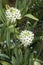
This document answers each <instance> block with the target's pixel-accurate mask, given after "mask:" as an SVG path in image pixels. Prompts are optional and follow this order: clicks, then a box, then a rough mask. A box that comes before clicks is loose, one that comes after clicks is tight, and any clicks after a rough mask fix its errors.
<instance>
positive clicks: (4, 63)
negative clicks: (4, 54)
mask: <svg viewBox="0 0 43 65" xmlns="http://www.w3.org/2000/svg"><path fill="white" fill-rule="evenodd" d="M0 64H2V65H11V64H10V63H8V62H6V61H0Z"/></svg>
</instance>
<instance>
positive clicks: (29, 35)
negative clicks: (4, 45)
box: [20, 30, 34, 47]
mask: <svg viewBox="0 0 43 65" xmlns="http://www.w3.org/2000/svg"><path fill="white" fill-rule="evenodd" d="M33 39H34V33H33V32H31V31H28V30H24V31H22V32H21V33H20V41H21V42H22V45H24V46H25V47H27V45H30V44H31V43H32V41H33Z"/></svg>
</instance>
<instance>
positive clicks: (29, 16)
mask: <svg viewBox="0 0 43 65" xmlns="http://www.w3.org/2000/svg"><path fill="white" fill-rule="evenodd" d="M25 17H28V18H31V19H33V20H36V21H39V19H38V18H36V17H35V16H33V15H32V14H26V15H25Z"/></svg>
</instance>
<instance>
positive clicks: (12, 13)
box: [6, 7, 21, 23]
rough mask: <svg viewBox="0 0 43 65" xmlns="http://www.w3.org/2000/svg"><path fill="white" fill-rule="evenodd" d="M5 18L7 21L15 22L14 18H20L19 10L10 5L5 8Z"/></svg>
mask: <svg viewBox="0 0 43 65" xmlns="http://www.w3.org/2000/svg"><path fill="white" fill-rule="evenodd" d="M6 18H7V20H8V21H9V22H14V23H15V22H16V19H21V13H20V10H18V9H16V8H14V7H10V8H9V9H7V10H6Z"/></svg>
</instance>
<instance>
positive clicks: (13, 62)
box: [0, 0, 43, 65]
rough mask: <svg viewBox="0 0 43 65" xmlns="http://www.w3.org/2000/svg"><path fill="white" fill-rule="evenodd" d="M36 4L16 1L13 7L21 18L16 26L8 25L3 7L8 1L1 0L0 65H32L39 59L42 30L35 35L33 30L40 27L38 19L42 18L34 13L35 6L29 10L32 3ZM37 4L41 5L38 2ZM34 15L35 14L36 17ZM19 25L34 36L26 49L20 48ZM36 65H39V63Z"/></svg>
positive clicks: (25, 0)
mask: <svg viewBox="0 0 43 65" xmlns="http://www.w3.org/2000/svg"><path fill="white" fill-rule="evenodd" d="M36 2H37V3H38V2H39V0H38V1H36V0H34V1H32V0H31V1H28V0H16V2H15V6H14V7H16V8H18V9H19V10H20V11H21V14H22V18H21V19H20V20H17V23H16V24H9V25H8V24H7V19H6V16H5V10H6V7H5V6H6V4H7V5H8V1H6V0H2V8H0V64H2V65H31V64H32V65H34V62H35V61H36V59H37V58H38V57H39V55H40V52H39V50H40V49H42V48H39V47H40V44H39V43H38V42H40V41H41V36H42V34H43V33H42V30H41V32H38V33H37V32H35V29H37V27H40V26H41V25H40V21H39V19H42V17H41V14H40V17H39V15H38V13H39V12H36V10H35V9H36V7H37V6H35V7H33V8H31V7H32V5H34V3H35V5H36ZM21 3H22V4H21ZM39 4H41V3H40V2H39ZM38 8H39V6H38ZM39 10H40V8H39ZM39 10H37V11H39ZM40 12H41V11H40ZM35 13H37V15H36V14H35ZM37 17H38V18H39V19H38V18H37ZM22 23H24V25H22ZM21 25H22V26H24V28H23V30H24V29H27V30H31V31H33V32H34V34H35V38H34V41H33V44H32V45H31V46H28V47H27V48H26V47H24V46H21V42H20V41H19V34H20V31H21V30H22V26H21ZM41 29H42V28H41ZM32 47H33V48H32ZM41 47H42V46H41ZM35 50H37V52H38V53H39V54H38V53H37V52H35ZM37 62H39V61H37ZM38 64H39V65H40V63H38Z"/></svg>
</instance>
